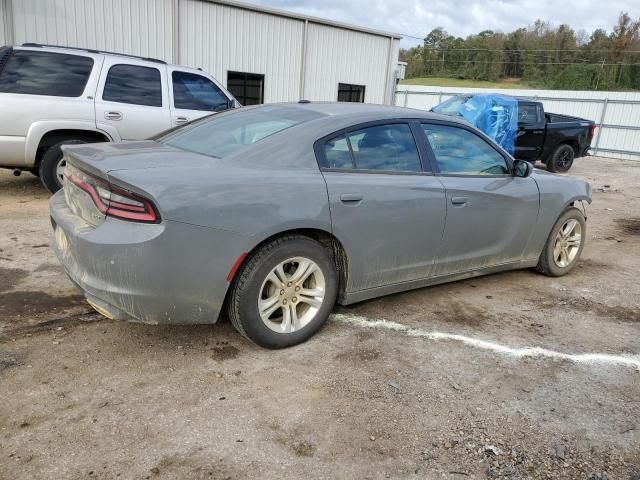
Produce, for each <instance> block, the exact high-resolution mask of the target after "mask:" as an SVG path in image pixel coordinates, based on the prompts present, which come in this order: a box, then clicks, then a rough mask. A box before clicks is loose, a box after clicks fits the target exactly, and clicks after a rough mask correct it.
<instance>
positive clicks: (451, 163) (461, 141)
mask: <svg viewBox="0 0 640 480" xmlns="http://www.w3.org/2000/svg"><path fill="white" fill-rule="evenodd" d="M422 128H423V129H424V133H425V135H426V136H427V139H428V140H429V144H430V145H431V149H432V150H433V154H434V155H435V157H436V162H437V163H438V168H439V169H440V173H448V174H462V175H506V174H508V173H509V168H508V166H507V162H506V160H505V159H504V157H503V156H502V155H500V154H499V153H498V152H497V151H496V150H495V149H494V148H493V147H492V146H491V145H489V144H488V143H487V142H486V141H485V140H484V139H482V138H480V137H479V136H478V135H476V134H474V133H472V132H470V131H469V130H465V129H464V128H459V127H452V126H447V125H435V124H427V123H423V124H422Z"/></svg>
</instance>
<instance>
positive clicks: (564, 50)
mask: <svg viewBox="0 0 640 480" xmlns="http://www.w3.org/2000/svg"><path fill="white" fill-rule="evenodd" d="M422 49H423V50H437V51H439V52H442V51H445V52H503V53H504V52H520V53H527V52H582V53H614V52H612V51H611V50H589V48H588V47H584V48H582V49H576V48H574V49H566V48H545V49H542V48H532V49H529V48H521V49H519V48H504V49H498V48H496V49H493V48H449V47H422ZM616 53H622V54H625V53H640V50H622V51H620V52H616Z"/></svg>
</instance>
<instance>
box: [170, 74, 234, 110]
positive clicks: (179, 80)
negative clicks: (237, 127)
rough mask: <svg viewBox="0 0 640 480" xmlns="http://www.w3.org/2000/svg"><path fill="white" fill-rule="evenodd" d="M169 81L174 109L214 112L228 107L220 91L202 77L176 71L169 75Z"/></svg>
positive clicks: (224, 96)
mask: <svg viewBox="0 0 640 480" xmlns="http://www.w3.org/2000/svg"><path fill="white" fill-rule="evenodd" d="M171 80H172V81H173V106H174V107H175V108H181V109H184V110H202V111H207V112H215V111H216V110H220V109H221V108H225V109H226V107H228V105H229V99H228V98H227V97H226V95H225V94H224V93H222V90H220V89H219V88H218V87H217V86H216V84H215V83H213V82H212V81H211V80H209V79H208V78H206V77H203V76H202V75H197V74H195V73H189V72H180V71H177V70H176V71H174V72H173V73H172V74H171Z"/></svg>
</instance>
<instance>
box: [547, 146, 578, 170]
mask: <svg viewBox="0 0 640 480" xmlns="http://www.w3.org/2000/svg"><path fill="white" fill-rule="evenodd" d="M575 156H576V153H575V152H574V151H573V147H572V146H571V145H560V146H558V148H556V150H555V151H554V152H553V154H552V155H551V157H549V158H548V159H547V170H549V171H550V172H554V173H556V172H557V173H564V172H566V171H568V170H569V169H570V168H571V165H573V159H574V158H575Z"/></svg>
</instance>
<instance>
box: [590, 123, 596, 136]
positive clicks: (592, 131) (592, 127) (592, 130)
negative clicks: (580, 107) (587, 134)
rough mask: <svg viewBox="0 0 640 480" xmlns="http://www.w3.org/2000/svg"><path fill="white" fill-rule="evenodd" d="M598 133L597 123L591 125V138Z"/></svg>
mask: <svg viewBox="0 0 640 480" xmlns="http://www.w3.org/2000/svg"><path fill="white" fill-rule="evenodd" d="M595 134H596V124H595V123H594V124H592V125H591V138H593V137H594V136H595Z"/></svg>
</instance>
